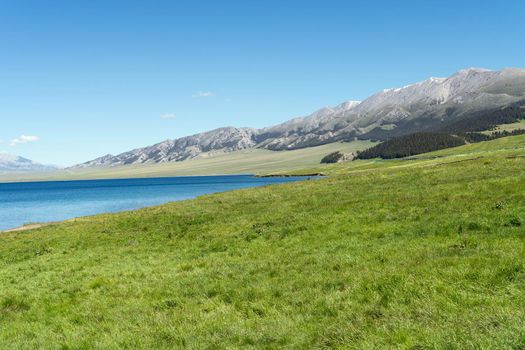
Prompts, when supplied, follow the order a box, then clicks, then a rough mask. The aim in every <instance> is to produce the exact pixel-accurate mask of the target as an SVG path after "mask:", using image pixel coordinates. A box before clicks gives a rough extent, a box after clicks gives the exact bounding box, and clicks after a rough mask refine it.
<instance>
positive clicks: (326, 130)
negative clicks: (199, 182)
mask: <svg viewBox="0 0 525 350" xmlns="http://www.w3.org/2000/svg"><path fill="white" fill-rule="evenodd" d="M523 99H525V69H503V70H501V71H490V70H486V69H479V68H470V69H465V70H462V71H459V72H457V73H456V74H454V75H452V76H450V77H448V78H430V79H428V80H425V81H423V82H419V83H416V84H412V85H408V86H405V87H402V88H396V89H386V90H383V91H381V92H379V93H377V94H375V95H373V96H371V97H369V98H367V99H366V100H364V101H362V102H358V101H348V102H344V103H342V104H340V105H338V106H336V107H324V108H322V109H320V110H318V111H316V112H314V113H312V114H311V115H309V116H307V117H303V118H295V119H292V120H289V121H287V122H285V123H282V124H279V125H275V126H272V127H268V128H264V129H259V130H256V129H250V128H234V127H226V128H220V129H216V130H212V131H209V132H205V133H201V134H196V135H193V136H188V137H183V138H179V139H176V140H167V141H164V142H161V143H158V144H156V145H153V146H149V147H145V148H139V149H136V150H133V151H130V152H126V153H123V154H120V155H117V156H111V155H108V156H104V157H101V158H98V159H95V160H93V161H90V162H87V163H84V164H81V165H79V166H78V167H89V166H113V165H124V164H137V163H162V162H170V161H179V160H185V159H191V158H195V157H198V156H201V155H202V154H207V153H213V152H231V151H236V150H242V149H247V148H253V147H258V148H266V149H270V150H290V149H296V148H303V147H310V146H316V145H320V144H324V143H329V142H335V141H339V140H347V139H351V138H354V137H360V138H367V137H370V138H371V137H377V135H381V136H383V137H386V136H388V135H394V134H396V135H399V134H403V133H408V132H414V131H422V130H425V129H428V128H429V127H431V126H436V125H439V124H440V123H445V122H447V121H449V120H451V119H454V118H460V117H461V116H463V115H466V114H468V113H475V112H477V111H483V110H490V109H494V108H499V107H503V106H506V105H508V104H511V103H513V102H517V101H520V100H523Z"/></svg>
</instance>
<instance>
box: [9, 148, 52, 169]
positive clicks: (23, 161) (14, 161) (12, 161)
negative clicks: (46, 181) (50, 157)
mask: <svg viewBox="0 0 525 350" xmlns="http://www.w3.org/2000/svg"><path fill="white" fill-rule="evenodd" d="M52 170H57V167H55V166H51V165H44V164H40V163H36V162H34V161H32V160H29V159H27V158H23V157H19V156H15V155H12V154H9V153H5V152H0V174H2V173H24V172H40V171H52Z"/></svg>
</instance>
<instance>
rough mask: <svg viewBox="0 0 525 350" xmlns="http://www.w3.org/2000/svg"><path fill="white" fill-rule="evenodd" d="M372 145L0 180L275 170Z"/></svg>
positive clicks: (228, 155)
mask: <svg viewBox="0 0 525 350" xmlns="http://www.w3.org/2000/svg"><path fill="white" fill-rule="evenodd" d="M372 145H373V143H372V142H370V141H352V142H344V143H340V142H337V143H331V144H327V145H323V146H318V147H309V148H304V149H299V150H293V151H282V152H274V151H268V150H262V149H252V150H246V151H238V152H231V153H224V154H217V155H214V156H213V157H209V158H200V159H193V160H188V161H183V162H173V163H167V164H146V165H131V166H119V167H107V168H94V169H68V170H61V171H57V172H51V173H41V174H27V175H24V174H17V175H5V176H0V181H4V182H6V181H35V180H82V179H104V178H131V177H162V176H189V175H217V174H221V175H222V174H267V173H271V172H277V171H283V172H289V171H296V170H298V169H303V168H307V167H313V166H316V165H318V164H319V163H320V161H321V158H323V157H324V156H325V155H327V154H329V153H332V152H335V151H342V152H354V151H357V150H363V149H365V148H368V147H371V146H372Z"/></svg>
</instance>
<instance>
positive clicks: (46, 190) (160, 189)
mask: <svg viewBox="0 0 525 350" xmlns="http://www.w3.org/2000/svg"><path fill="white" fill-rule="evenodd" d="M305 179H307V178H305V177H267V178H260V177H254V176H250V175H228V176H189V177H170V178H148V179H111V180H82V181H46V182H18V183H0V231H2V230H6V229H10V228H15V227H18V226H22V225H24V224H28V223H44V222H52V221H61V220H66V219H71V218H75V217H80V216H87V215H94V214H101V213H109V212H119V211H124V210H132V209H138V208H143V207H147V206H152V205H159V204H164V203H167V202H172V201H177V200H183V199H189V198H195V197H197V196H200V195H203V194H208V193H215V192H223V191H229V190H234V189H239V188H247V187H257V186H264V185H270V184H276V183H284V182H291V181H298V180H305Z"/></svg>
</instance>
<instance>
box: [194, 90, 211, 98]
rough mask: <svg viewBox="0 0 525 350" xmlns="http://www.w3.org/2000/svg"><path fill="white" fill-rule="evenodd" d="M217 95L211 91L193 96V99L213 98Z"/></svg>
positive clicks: (200, 92)
mask: <svg viewBox="0 0 525 350" xmlns="http://www.w3.org/2000/svg"><path fill="white" fill-rule="evenodd" d="M212 96H215V94H214V93H213V92H211V91H199V92H197V93H196V94H193V95H192V97H212Z"/></svg>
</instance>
